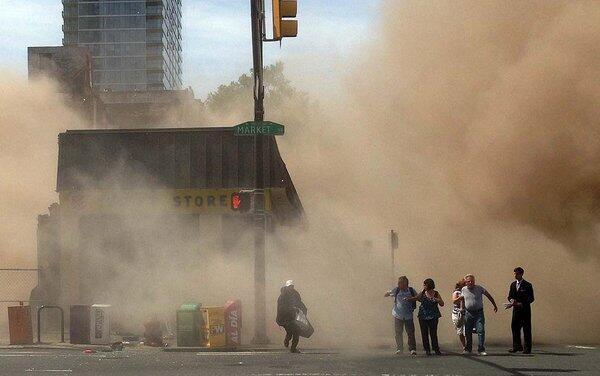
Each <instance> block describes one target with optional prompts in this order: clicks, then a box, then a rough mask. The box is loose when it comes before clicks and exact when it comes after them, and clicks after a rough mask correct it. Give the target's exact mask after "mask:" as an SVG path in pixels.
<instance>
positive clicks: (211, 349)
mask: <svg viewBox="0 0 600 376" xmlns="http://www.w3.org/2000/svg"><path fill="white" fill-rule="evenodd" d="M162 351H165V352H196V353H198V352H214V353H219V352H243V351H246V352H284V351H289V350H287V349H281V348H274V347H163V349H162Z"/></svg>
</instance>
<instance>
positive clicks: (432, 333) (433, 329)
mask: <svg viewBox="0 0 600 376" xmlns="http://www.w3.org/2000/svg"><path fill="white" fill-rule="evenodd" d="M438 321H439V319H432V320H423V319H419V326H420V327H421V339H422V341H423V349H424V350H425V352H426V353H428V354H429V353H430V352H431V349H433V351H436V352H437V351H440V346H439V344H438V337H437V327H438ZM430 337H431V347H429V338H430Z"/></svg>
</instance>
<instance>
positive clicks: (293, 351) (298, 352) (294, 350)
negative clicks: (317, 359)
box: [290, 349, 300, 354]
mask: <svg viewBox="0 0 600 376" xmlns="http://www.w3.org/2000/svg"><path fill="white" fill-rule="evenodd" d="M290 352H291V353H293V354H300V350H298V349H291V350H290Z"/></svg>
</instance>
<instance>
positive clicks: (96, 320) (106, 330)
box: [90, 304, 111, 345]
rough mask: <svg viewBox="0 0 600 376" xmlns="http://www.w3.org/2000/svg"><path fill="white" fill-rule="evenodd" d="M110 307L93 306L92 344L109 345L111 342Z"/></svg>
mask: <svg viewBox="0 0 600 376" xmlns="http://www.w3.org/2000/svg"><path fill="white" fill-rule="evenodd" d="M109 310H110V305H108V304H92V308H91V309H90V319H91V320H90V343H91V344H93V345H109V344H110V343H111V342H110V312H109Z"/></svg>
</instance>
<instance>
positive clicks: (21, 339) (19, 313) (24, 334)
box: [8, 306, 33, 345]
mask: <svg viewBox="0 0 600 376" xmlns="http://www.w3.org/2000/svg"><path fill="white" fill-rule="evenodd" d="M8 331H9V335H10V344H11V345H32V344H33V331H32V329H31V307H30V306H16V307H8Z"/></svg>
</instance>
